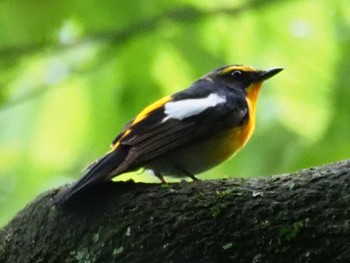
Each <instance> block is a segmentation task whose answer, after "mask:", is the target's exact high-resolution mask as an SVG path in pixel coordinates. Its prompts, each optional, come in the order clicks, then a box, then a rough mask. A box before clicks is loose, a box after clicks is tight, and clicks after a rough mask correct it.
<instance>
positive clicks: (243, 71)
mask: <svg viewBox="0 0 350 263" xmlns="http://www.w3.org/2000/svg"><path fill="white" fill-rule="evenodd" d="M281 70H282V68H273V69H269V70H256V69H254V68H252V67H250V66H243V65H229V66H225V67H221V68H218V69H216V70H214V71H212V72H210V73H208V74H206V75H205V76H203V77H202V78H200V79H198V80H197V81H196V82H194V83H193V84H192V85H191V86H190V87H189V88H187V89H185V90H183V91H180V92H178V93H175V94H173V95H171V96H167V97H164V98H162V99H160V100H158V101H156V102H154V103H153V104H151V105H149V106H147V107H146V108H145V109H143V110H142V111H141V112H140V113H139V114H138V115H137V116H136V117H135V118H134V119H133V120H131V121H130V122H128V123H127V124H126V126H125V127H124V129H123V130H122V132H121V133H120V134H119V135H118V136H117V137H116V138H115V139H114V140H113V143H112V149H111V150H110V151H109V152H107V154H106V155H104V156H103V157H101V158H100V159H98V160H97V161H96V162H94V163H93V164H92V165H90V166H89V167H88V168H87V170H86V172H85V174H84V175H83V176H82V178H81V179H80V180H78V181H77V182H76V183H74V184H73V185H72V186H70V187H68V189H67V190H66V191H65V192H64V193H63V197H62V201H66V200H68V199H70V198H71V197H72V196H74V195H76V194H77V193H78V192H80V191H83V190H84V189H86V188H88V187H90V186H92V185H96V184H98V183H101V182H105V181H107V180H110V179H112V178H113V177H115V176H117V175H120V174H122V173H126V172H130V171H135V170H137V169H140V168H144V169H149V170H152V171H153V173H154V174H155V175H156V176H157V177H158V178H159V179H160V180H161V182H163V183H164V182H165V180H164V177H163V176H164V175H169V176H175V177H189V178H192V179H193V180H197V178H196V177H195V175H196V174H199V173H202V172H204V171H206V170H209V169H210V168H212V167H214V166H216V165H218V164H220V163H221V162H223V161H224V160H226V159H228V158H229V157H231V156H233V155H234V154H235V153H236V152H237V151H238V150H240V149H241V148H242V147H243V146H244V145H245V144H246V142H247V141H248V140H249V138H250V137H251V135H252V133H253V131H254V128H255V116H256V103H257V98H258V94H259V91H260V89H261V86H262V83H263V82H264V81H265V80H267V79H269V78H271V77H272V76H274V75H276V74H277V73H279V72H280V71H281Z"/></svg>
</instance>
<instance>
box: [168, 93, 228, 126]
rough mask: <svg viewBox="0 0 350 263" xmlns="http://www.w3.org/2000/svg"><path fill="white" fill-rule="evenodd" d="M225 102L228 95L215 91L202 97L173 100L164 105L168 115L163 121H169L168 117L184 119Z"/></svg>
mask: <svg viewBox="0 0 350 263" xmlns="http://www.w3.org/2000/svg"><path fill="white" fill-rule="evenodd" d="M225 102H226V97H221V96H219V95H218V94H215V93H213V94H210V95H209V96H208V97H206V98H202V99H187V100H179V101H171V102H168V103H166V104H165V105H164V108H165V110H164V113H165V114H166V115H167V116H166V117H165V118H164V119H163V122H165V121H167V120H168V119H178V120H183V119H185V118H188V117H191V116H194V115H197V114H199V113H201V112H203V111H205V110H206V109H208V108H211V107H215V106H216V105H218V104H220V103H225Z"/></svg>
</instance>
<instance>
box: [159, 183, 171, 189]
mask: <svg viewBox="0 0 350 263" xmlns="http://www.w3.org/2000/svg"><path fill="white" fill-rule="evenodd" d="M160 187H161V188H165V189H169V188H170V184H167V183H165V184H161V185H160Z"/></svg>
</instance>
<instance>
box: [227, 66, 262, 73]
mask: <svg viewBox="0 0 350 263" xmlns="http://www.w3.org/2000/svg"><path fill="white" fill-rule="evenodd" d="M234 70H242V71H246V72H249V71H256V70H255V68H253V67H249V66H235V65H233V66H228V67H226V68H225V69H223V70H222V72H221V73H222V74H226V73H229V72H231V71H234Z"/></svg>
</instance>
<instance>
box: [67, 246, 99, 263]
mask: <svg viewBox="0 0 350 263" xmlns="http://www.w3.org/2000/svg"><path fill="white" fill-rule="evenodd" d="M70 255H71V256H72V257H74V259H75V260H76V261H77V262H84V263H93V262H96V256H95V255H93V254H90V252H89V250H88V249H87V248H82V249H81V250H78V251H72V252H70Z"/></svg>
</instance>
